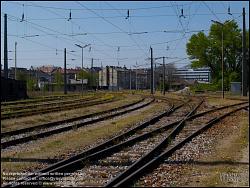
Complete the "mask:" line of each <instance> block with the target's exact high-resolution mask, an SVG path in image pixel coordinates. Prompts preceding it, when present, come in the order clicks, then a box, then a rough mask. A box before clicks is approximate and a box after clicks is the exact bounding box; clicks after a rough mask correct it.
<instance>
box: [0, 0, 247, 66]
mask: <svg viewBox="0 0 250 188" xmlns="http://www.w3.org/2000/svg"><path fill="white" fill-rule="evenodd" d="M243 7H245V9H246V28H247V29H249V19H248V18H249V2H248V1H1V64H2V65H3V47H4V46H3V42H4V40H3V38H4V37H3V33H4V14H7V17H8V51H9V52H8V59H9V61H8V63H9V67H14V57H15V55H14V50H15V42H17V48H16V49H17V50H16V54H17V67H25V68H30V67H31V66H33V67H39V66H42V65H54V66H60V67H63V65H64V48H66V50H67V55H66V56H67V57H66V59H67V67H70V68H75V67H81V64H82V50H81V48H79V47H77V46H76V45H75V44H78V45H81V46H85V45H88V44H90V46H87V47H86V48H84V51H83V60H84V61H83V64H84V67H90V66H91V58H93V65H94V66H99V67H100V66H106V65H114V66H118V65H119V66H126V67H127V68H130V67H131V68H135V67H149V66H150V61H149V59H148V58H149V57H150V46H151V47H152V49H153V57H154V58H157V57H162V56H166V57H167V58H166V60H165V62H166V63H174V64H175V66H176V67H177V68H179V67H183V66H185V65H188V64H190V60H189V59H188V55H187V54H186V44H187V42H188V40H189V39H190V37H191V36H192V35H193V34H196V33H198V32H199V31H204V32H205V33H206V34H208V32H209V28H210V26H211V24H212V22H211V20H216V21H220V22H225V21H226V20H232V19H234V20H236V22H237V23H238V25H239V27H240V28H241V29H242V22H243V21H242V9H243ZM229 9H230V11H229ZM229 13H230V14H229ZM70 15H71V16H70ZM22 17H23V19H22ZM161 61H162V60H161V59H159V60H157V62H158V63H162V62H161Z"/></svg>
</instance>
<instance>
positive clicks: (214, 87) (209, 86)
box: [190, 82, 220, 91]
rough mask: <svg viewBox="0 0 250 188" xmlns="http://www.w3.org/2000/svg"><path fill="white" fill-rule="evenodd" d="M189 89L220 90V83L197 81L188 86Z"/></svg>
mask: <svg viewBox="0 0 250 188" xmlns="http://www.w3.org/2000/svg"><path fill="white" fill-rule="evenodd" d="M190 89H191V91H197V90H198V91H218V90H220V84H219V82H217V83H208V84H205V83H199V84H196V85H194V86H191V87H190Z"/></svg>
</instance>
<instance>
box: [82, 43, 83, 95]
mask: <svg viewBox="0 0 250 188" xmlns="http://www.w3.org/2000/svg"><path fill="white" fill-rule="evenodd" d="M82 97H83V48H82Z"/></svg>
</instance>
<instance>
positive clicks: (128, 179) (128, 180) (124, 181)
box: [106, 106, 246, 187]
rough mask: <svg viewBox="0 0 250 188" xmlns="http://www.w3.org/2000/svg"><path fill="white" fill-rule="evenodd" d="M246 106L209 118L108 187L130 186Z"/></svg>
mask: <svg viewBox="0 0 250 188" xmlns="http://www.w3.org/2000/svg"><path fill="white" fill-rule="evenodd" d="M245 107H246V106H243V107H239V108H237V109H234V110H232V111H230V112H228V113H225V114H223V115H221V116H218V117H215V118H213V119H211V120H209V121H208V122H207V123H206V124H205V125H203V126H202V127H201V128H200V129H198V130H196V131H195V132H194V133H193V134H191V135H189V136H188V137H186V138H185V139H184V140H182V141H181V142H179V143H177V144H175V145H174V146H172V147H170V148H169V149H167V150H166V151H165V152H163V153H162V154H160V155H159V156H157V157H155V158H153V159H152V160H151V161H149V162H148V163H146V164H145V165H143V166H141V167H140V168H138V169H137V170H135V171H134V172H131V173H130V174H128V175H127V176H124V177H122V178H118V177H117V181H114V182H113V181H112V182H110V183H109V184H107V185H106V187H110V186H112V187H123V186H128V185H130V184H132V183H133V181H135V180H136V179H137V178H139V177H140V176H142V175H143V174H146V173H148V172H149V171H151V170H152V169H155V168H156V166H158V165H159V164H160V163H161V162H162V161H163V160H165V159H166V158H167V157H170V156H171V155H172V154H173V153H174V152H175V151H176V150H178V149H180V148H181V147H183V146H184V145H185V144H186V143H188V142H189V141H191V140H192V139H193V138H194V137H196V136H198V135H199V134H201V133H203V132H204V131H206V130H207V129H208V128H210V127H211V126H213V125H214V124H215V123H218V122H219V121H221V120H222V119H223V118H225V117H227V116H229V115H230V114H232V113H235V112H237V111H239V110H242V109H243V108H245Z"/></svg>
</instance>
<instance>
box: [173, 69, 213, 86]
mask: <svg viewBox="0 0 250 188" xmlns="http://www.w3.org/2000/svg"><path fill="white" fill-rule="evenodd" d="M174 75H175V76H178V77H179V79H183V80H188V81H189V80H197V81H198V82H203V83H210V81H211V72H210V69H209V68H206V67H205V68H197V69H191V68H189V67H187V66H186V67H183V68H178V69H177V70H176V73H174Z"/></svg>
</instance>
